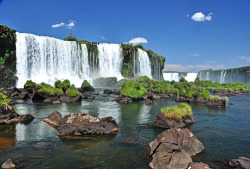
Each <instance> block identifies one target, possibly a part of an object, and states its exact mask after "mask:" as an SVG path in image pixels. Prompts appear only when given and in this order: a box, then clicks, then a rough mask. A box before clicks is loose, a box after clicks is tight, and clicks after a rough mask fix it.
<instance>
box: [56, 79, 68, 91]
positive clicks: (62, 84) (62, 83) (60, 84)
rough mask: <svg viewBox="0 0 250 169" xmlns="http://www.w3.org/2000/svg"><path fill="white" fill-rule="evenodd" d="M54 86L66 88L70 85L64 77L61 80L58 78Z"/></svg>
mask: <svg viewBox="0 0 250 169" xmlns="http://www.w3.org/2000/svg"><path fill="white" fill-rule="evenodd" d="M54 86H55V88H63V89H67V88H69V87H70V81H69V80H68V79H65V80H64V81H63V82H61V80H58V81H56V82H55V83H54Z"/></svg>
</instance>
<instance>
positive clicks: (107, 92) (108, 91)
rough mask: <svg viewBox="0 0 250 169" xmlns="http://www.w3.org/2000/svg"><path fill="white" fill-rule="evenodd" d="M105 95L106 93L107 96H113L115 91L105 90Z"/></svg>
mask: <svg viewBox="0 0 250 169" xmlns="http://www.w3.org/2000/svg"><path fill="white" fill-rule="evenodd" d="M103 93H105V94H113V91H112V90H109V89H105V90H104V91H103Z"/></svg>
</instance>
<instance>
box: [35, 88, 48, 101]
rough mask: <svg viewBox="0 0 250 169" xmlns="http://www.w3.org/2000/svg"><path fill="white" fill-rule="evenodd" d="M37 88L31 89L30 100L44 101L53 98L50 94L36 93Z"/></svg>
mask: <svg viewBox="0 0 250 169" xmlns="http://www.w3.org/2000/svg"><path fill="white" fill-rule="evenodd" d="M38 90H39V89H38V88H33V93H32V100H45V99H47V98H49V97H53V96H51V95H50V94H47V93H42V92H39V91H38Z"/></svg>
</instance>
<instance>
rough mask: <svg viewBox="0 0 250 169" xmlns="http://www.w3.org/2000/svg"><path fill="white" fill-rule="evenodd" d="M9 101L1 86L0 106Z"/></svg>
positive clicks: (5, 104)
mask: <svg viewBox="0 0 250 169" xmlns="http://www.w3.org/2000/svg"><path fill="white" fill-rule="evenodd" d="M10 101H11V99H9V98H8V96H6V92H5V91H4V90H3V88H0V106H7V105H8V103H9V102H10Z"/></svg>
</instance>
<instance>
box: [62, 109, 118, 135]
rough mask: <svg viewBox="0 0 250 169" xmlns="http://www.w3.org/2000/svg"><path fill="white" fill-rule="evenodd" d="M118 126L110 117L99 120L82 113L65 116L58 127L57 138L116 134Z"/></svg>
mask: <svg viewBox="0 0 250 169" xmlns="http://www.w3.org/2000/svg"><path fill="white" fill-rule="evenodd" d="M117 132H118V126H117V123H116V121H115V120H114V119H113V118H112V117H105V118H102V119H99V118H97V117H93V116H90V115H88V114H86V113H84V112H81V113H78V114H73V113H72V114H70V115H67V116H65V117H64V118H63V119H62V121H61V124H60V126H59V127H58V135H59V136H82V135H98V134H116V133H117Z"/></svg>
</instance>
